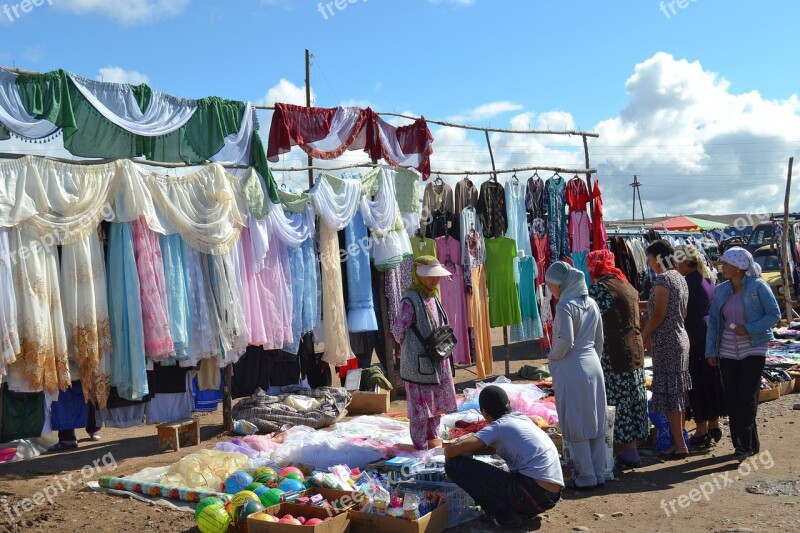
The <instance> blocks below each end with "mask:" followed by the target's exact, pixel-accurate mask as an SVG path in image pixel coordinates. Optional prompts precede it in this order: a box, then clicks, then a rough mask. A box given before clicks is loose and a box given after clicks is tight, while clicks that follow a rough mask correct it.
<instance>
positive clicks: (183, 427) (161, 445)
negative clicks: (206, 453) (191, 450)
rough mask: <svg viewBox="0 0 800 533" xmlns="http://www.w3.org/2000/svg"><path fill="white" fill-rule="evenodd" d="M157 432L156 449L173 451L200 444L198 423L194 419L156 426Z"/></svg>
mask: <svg viewBox="0 0 800 533" xmlns="http://www.w3.org/2000/svg"><path fill="white" fill-rule="evenodd" d="M156 430H157V431H158V449H159V450H175V451H178V450H180V449H181V446H196V445H198V444H200V421H199V420H197V419H194V418H187V419H184V420H173V421H172V422H164V423H163V424H159V425H157V426H156Z"/></svg>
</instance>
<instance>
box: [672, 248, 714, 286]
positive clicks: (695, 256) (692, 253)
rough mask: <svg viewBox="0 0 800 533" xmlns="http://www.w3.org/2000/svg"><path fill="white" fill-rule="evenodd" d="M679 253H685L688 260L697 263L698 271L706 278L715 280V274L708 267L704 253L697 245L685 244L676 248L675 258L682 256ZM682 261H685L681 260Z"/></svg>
mask: <svg viewBox="0 0 800 533" xmlns="http://www.w3.org/2000/svg"><path fill="white" fill-rule="evenodd" d="M679 254H683V256H684V257H685V258H686V261H687V262H691V263H695V265H696V266H697V271H698V272H699V273H700V275H701V276H703V277H704V278H706V279H709V280H711V281H715V279H714V274H712V273H711V271H710V270H709V269H708V265H706V262H705V260H704V259H703V256H702V254H700V250H698V249H697V247H696V246H694V245H693V244H683V245H681V246H678V247H677V248H675V256H674V257H675V258H676V259H677V258H678V257H680V255H679ZM681 262H682V263H683V262H684V261H681Z"/></svg>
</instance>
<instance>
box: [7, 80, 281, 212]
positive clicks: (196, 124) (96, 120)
mask: <svg viewBox="0 0 800 533" xmlns="http://www.w3.org/2000/svg"><path fill="white" fill-rule="evenodd" d="M131 88H132V89H133V92H134V95H135V97H136V101H137V103H138V104H139V107H140V108H141V109H142V110H143V111H144V110H145V109H147V106H148V105H149V103H150V100H151V98H152V89H151V88H150V87H149V86H147V85H145V84H141V85H136V86H131ZM17 90H18V91H19V95H20V99H21V100H22V104H23V105H24V106H25V109H26V111H27V112H28V113H29V114H30V115H32V116H34V117H36V118H45V119H47V120H49V121H50V122H53V123H54V124H56V125H57V126H58V127H60V128H61V129H62V130H63V134H64V147H65V148H66V149H67V150H68V151H69V152H70V153H71V154H73V155H76V156H78V157H91V158H106V159H127V158H131V157H140V156H144V157H145V158H147V159H149V160H152V161H164V162H170V163H179V162H184V163H187V164H190V165H197V164H202V163H203V162H205V161H207V160H209V159H210V158H211V157H212V156H213V155H214V154H216V153H217V152H219V151H220V150H221V149H222V148H223V146H224V145H225V137H227V136H228V135H231V134H233V133H236V132H238V131H239V127H240V126H241V123H242V117H243V114H244V111H245V107H246V105H245V103H244V102H240V101H236V100H226V99H223V98H218V97H216V96H211V97H207V98H202V99H200V100H198V101H197V111H196V112H195V113H194V115H192V118H190V119H189V121H188V122H187V123H186V124H184V125H183V126H182V127H181V128H179V129H178V130H176V131H174V132H172V133H170V134H167V135H162V136H160V137H143V136H139V135H134V134H132V133H130V132H128V131H126V130H125V129H123V128H120V127H119V126H117V125H116V124H113V123H112V122H110V121H109V120H108V119H106V118H105V117H104V116H103V115H102V114H100V112H99V111H97V110H96V109H95V108H94V107H93V106H92V105H91V104H90V103H89V102H88V101H87V100H86V98H84V96H83V95H82V94H81V93H80V91H79V90H78V88H77V87H76V86H75V84H74V83H72V80H70V78H69V75H68V74H67V72H66V71H64V70H54V71H52V72H47V73H44V74H21V75H20V76H19V77H18V78H17ZM2 133H3V132H2V131H0V135H2ZM0 138H2V137H0ZM250 153H251V161H250V164H251V165H252V166H253V167H255V168H256V170H257V171H258V173H259V175H260V176H261V177H262V179H263V180H264V181H265V184H266V187H267V192H268V196H269V198H270V200H271V201H272V202H278V201H279V200H278V193H277V191H278V188H277V185H276V184H275V180H274V179H273V178H272V173H271V172H270V171H269V167H268V165H267V159H266V154H265V152H264V144H263V142H261V137H260V136H259V135H258V132H254V134H253V137H252V139H251V146H250Z"/></svg>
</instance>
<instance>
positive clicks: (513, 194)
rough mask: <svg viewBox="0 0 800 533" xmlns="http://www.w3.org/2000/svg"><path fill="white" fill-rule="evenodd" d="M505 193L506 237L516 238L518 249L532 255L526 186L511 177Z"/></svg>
mask: <svg viewBox="0 0 800 533" xmlns="http://www.w3.org/2000/svg"><path fill="white" fill-rule="evenodd" d="M505 195H506V198H505V200H506V220H507V221H508V229H507V230H506V237H508V238H510V239H514V242H515V243H516V246H517V250H522V251H523V252H524V254H525V257H530V256H531V241H530V237H529V235H530V232H529V231H528V220H527V214H526V211H525V186H524V185H523V184H522V183H520V182H519V181H515V180H514V179H511V180H509V181H508V183H506V186H505ZM516 262H517V261H515V263H516Z"/></svg>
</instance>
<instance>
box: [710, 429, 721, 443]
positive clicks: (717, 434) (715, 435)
mask: <svg viewBox="0 0 800 533" xmlns="http://www.w3.org/2000/svg"><path fill="white" fill-rule="evenodd" d="M708 434H709V435H711V438H712V439H714V442H719V441H720V440H722V428H711V429H709V430H708Z"/></svg>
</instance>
